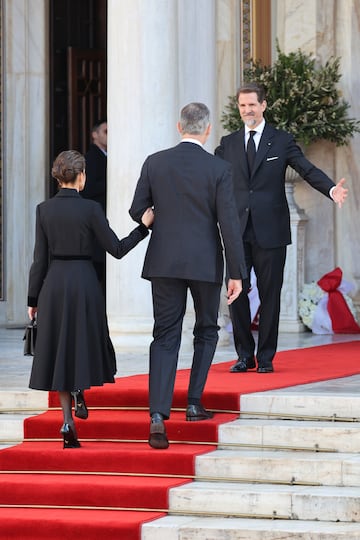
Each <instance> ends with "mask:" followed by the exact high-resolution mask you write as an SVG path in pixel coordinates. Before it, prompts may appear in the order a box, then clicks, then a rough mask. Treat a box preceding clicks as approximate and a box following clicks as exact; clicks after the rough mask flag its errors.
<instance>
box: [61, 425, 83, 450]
mask: <svg viewBox="0 0 360 540" xmlns="http://www.w3.org/2000/svg"><path fill="white" fill-rule="evenodd" d="M60 433H61V434H62V436H63V438H64V448H80V447H81V444H80V443H79V441H78V440H77V438H76V437H75V435H74V432H73V430H72V427H71V426H70V425H69V424H64V425H63V427H62V428H61V429H60Z"/></svg>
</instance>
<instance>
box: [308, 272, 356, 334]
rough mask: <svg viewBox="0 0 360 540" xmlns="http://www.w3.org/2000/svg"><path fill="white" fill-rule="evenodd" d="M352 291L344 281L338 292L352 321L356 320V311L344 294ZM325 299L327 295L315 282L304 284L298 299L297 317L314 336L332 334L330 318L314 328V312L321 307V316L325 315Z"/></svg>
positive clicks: (350, 300) (349, 285)
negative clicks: (349, 312)
mask: <svg viewBox="0 0 360 540" xmlns="http://www.w3.org/2000/svg"><path fill="white" fill-rule="evenodd" d="M351 289H352V286H351V284H349V283H348V282H346V281H344V280H343V281H342V282H341V285H340V287H339V288H338V290H339V291H340V292H341V293H342V295H343V297H344V300H345V302H346V303H347V306H348V308H349V309H350V311H351V313H352V315H353V317H354V319H356V309H355V306H354V304H353V301H352V299H351V298H350V296H348V295H347V294H346V293H347V292H349V291H350V290H351ZM327 299H328V293H327V292H325V291H323V289H322V288H321V287H319V285H318V284H317V283H315V282H312V283H305V285H304V287H303V289H302V291H301V293H300V297H299V315H300V317H301V320H302V322H303V323H304V324H305V326H307V327H308V328H310V330H312V331H313V332H314V333H316V334H332V333H333V331H332V326H331V320H330V317H329V316H327V317H325V320H323V322H322V324H320V325H319V324H316V327H314V317H315V312H316V310H317V309H318V306H319V308H320V307H322V310H323V316H324V313H326V314H327Z"/></svg>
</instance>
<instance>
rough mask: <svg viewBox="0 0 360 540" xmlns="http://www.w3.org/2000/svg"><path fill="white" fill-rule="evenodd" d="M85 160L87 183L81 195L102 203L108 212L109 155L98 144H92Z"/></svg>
mask: <svg viewBox="0 0 360 540" xmlns="http://www.w3.org/2000/svg"><path fill="white" fill-rule="evenodd" d="M85 161H86V184H85V188H84V189H83V191H82V192H81V196H82V197H84V198H85V199H92V200H93V201H96V202H98V203H100V204H101V206H102V208H103V210H104V212H105V214H106V167H107V157H106V155H105V154H104V152H102V151H101V150H100V148H99V147H98V146H96V144H91V145H90V147H89V150H88V151H87V152H86V154H85Z"/></svg>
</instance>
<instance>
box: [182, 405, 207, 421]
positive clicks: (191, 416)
mask: <svg viewBox="0 0 360 540" xmlns="http://www.w3.org/2000/svg"><path fill="white" fill-rule="evenodd" d="M213 416H214V414H213V413H212V412H210V411H207V410H206V409H204V407H203V406H202V405H188V406H187V409H186V420H187V421H188V422H198V421H199V420H209V419H210V418H212V417H213Z"/></svg>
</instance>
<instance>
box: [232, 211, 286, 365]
mask: <svg viewBox="0 0 360 540" xmlns="http://www.w3.org/2000/svg"><path fill="white" fill-rule="evenodd" d="M243 243H244V251H245V261H246V267H247V272H248V276H250V271H251V268H252V267H253V268H254V271H255V274H256V278H257V287H258V291H259V298H260V316H259V330H258V346H257V353H256V358H257V362H258V366H259V367H270V366H271V365H272V360H273V358H274V356H275V353H276V349H277V341H278V333H279V317H280V295H281V288H282V284H283V276H284V266H285V259H286V246H281V247H278V248H271V249H265V248H262V247H260V246H259V244H258V243H257V241H256V234H255V231H254V229H253V227H252V222H251V218H250V219H249V221H248V225H247V227H246V229H245V233H244V236H243ZM249 286H250V280H249V278H248V279H247V280H246V283H244V286H243V290H242V292H241V294H240V296H239V298H237V300H235V302H233V303H232V304H231V306H230V316H231V321H232V326H233V335H234V344H235V349H236V352H237V355H238V357H239V358H244V357H247V358H249V357H252V356H254V354H255V340H254V337H253V334H252V332H251V314H250V303H249V297H248V291H249Z"/></svg>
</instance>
